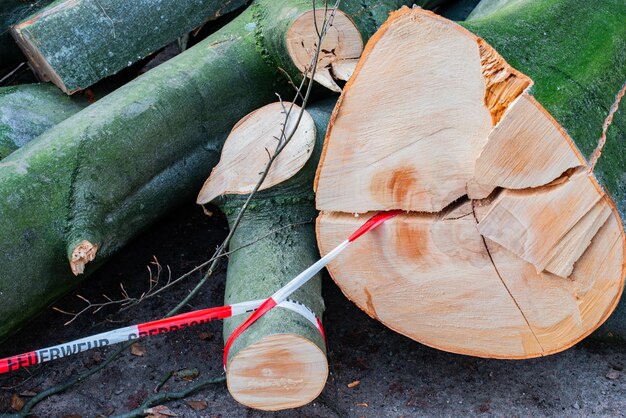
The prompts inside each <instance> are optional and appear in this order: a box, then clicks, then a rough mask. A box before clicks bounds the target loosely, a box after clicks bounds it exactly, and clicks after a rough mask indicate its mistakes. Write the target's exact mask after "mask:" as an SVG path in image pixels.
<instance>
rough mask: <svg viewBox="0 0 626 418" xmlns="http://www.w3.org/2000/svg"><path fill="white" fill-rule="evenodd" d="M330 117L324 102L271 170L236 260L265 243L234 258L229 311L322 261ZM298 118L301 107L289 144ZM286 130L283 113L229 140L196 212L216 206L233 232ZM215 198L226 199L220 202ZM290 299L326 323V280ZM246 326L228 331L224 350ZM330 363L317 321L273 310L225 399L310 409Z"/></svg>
mask: <svg viewBox="0 0 626 418" xmlns="http://www.w3.org/2000/svg"><path fill="white" fill-rule="evenodd" d="M285 106H287V107H289V103H285ZM330 109H331V107H330V106H328V105H327V104H326V103H324V102H322V103H321V104H319V105H314V106H311V107H309V108H308V111H305V113H304V115H303V118H302V120H301V122H300V124H299V125H298V129H297V130H296V132H295V135H294V137H293V138H292V140H291V141H290V142H289V144H288V145H287V146H286V147H285V149H284V150H283V152H282V153H281V154H280V156H279V157H278V158H277V159H276V161H275V162H274V164H273V165H272V168H271V169H270V171H269V174H268V177H267V178H266V181H265V182H264V183H263V186H262V191H260V192H259V193H258V194H257V195H256V197H255V198H254V201H253V205H252V207H250V209H249V210H248V211H247V212H246V214H245V215H244V217H243V219H242V221H241V223H240V224H239V226H238V227H237V229H236V232H235V234H234V236H233V239H232V241H231V244H230V249H231V250H234V249H237V248H238V247H241V246H244V245H246V244H248V243H250V242H252V241H255V240H258V241H257V242H254V243H253V244H252V245H250V246H247V247H245V248H242V249H240V250H237V251H236V252H235V253H233V254H232V255H231V256H230V257H229V259H228V270H227V278H226V296H225V301H224V303H226V304H230V303H235V302H241V301H245V300H255V299H264V298H266V297H268V296H269V295H270V294H272V293H273V292H275V291H276V290H278V289H279V288H281V287H282V286H284V285H285V284H286V283H287V282H289V281H290V280H291V279H293V278H294V277H295V276H297V275H298V274H299V273H300V272H301V271H303V270H304V269H306V268H307V267H309V266H310V265H311V264H313V263H314V262H315V261H317V259H318V258H319V253H318V251H317V246H316V244H315V229H314V219H315V216H316V212H315V206H314V202H313V190H312V188H311V184H312V183H313V177H314V175H315V168H316V167H317V162H318V161H319V156H320V154H321V148H322V144H323V138H324V132H325V131H326V125H327V123H328V119H329V117H330ZM299 110H300V108H299V107H298V106H294V108H293V110H292V113H291V114H290V117H289V123H288V124H287V128H286V132H287V134H288V133H289V132H290V131H291V129H292V127H293V126H294V125H295V120H296V119H297V115H298V112H299ZM284 120H285V114H284V112H283V107H282V105H281V104H280V103H274V104H270V105H267V106H265V107H263V108H261V109H259V110H256V111H254V112H252V113H251V114H250V115H248V116H246V117H245V118H244V119H242V121H241V122H240V123H239V124H237V125H236V126H235V128H233V131H232V133H231V134H230V136H229V137H228V139H227V140H226V143H225V144H224V150H223V153H222V157H221V160H220V162H219V164H218V165H217V166H216V167H215V169H214V170H213V172H212V173H211V176H210V177H209V179H208V180H207V182H206V183H205V185H204V187H203V188H202V191H201V192H200V195H199V197H198V203H201V204H202V203H208V202H210V201H214V202H215V203H217V204H218V205H219V206H220V207H221V208H222V210H223V211H224V212H225V213H226V215H227V217H228V221H229V225H230V226H231V227H232V225H233V222H234V220H235V218H236V217H237V215H238V213H239V210H240V209H241V206H242V204H243V203H244V201H245V199H246V198H247V193H249V192H250V191H251V190H252V188H253V187H254V185H255V184H256V183H257V181H258V179H259V173H260V172H262V171H263V170H264V167H265V164H266V163H267V158H268V157H267V152H266V151H265V150H266V149H267V150H269V152H273V150H274V149H275V147H276V139H275V138H274V137H280V132H281V123H283V122H284ZM316 126H317V127H318V128H319V129H317V131H318V132H319V134H318V135H317V139H316ZM217 196H222V197H221V198H219V199H216V200H214V198H215V197H217ZM261 237H263V238H262V239H259V238H261ZM291 299H292V300H294V301H296V302H298V303H300V304H302V305H303V306H306V307H307V308H308V309H310V310H311V311H312V312H314V313H315V314H316V316H317V317H318V318H321V317H322V313H323V312H324V301H323V299H322V295H321V279H320V277H319V275H317V276H316V277H315V278H314V279H312V280H311V281H310V282H308V283H307V284H306V285H305V286H303V287H302V288H301V289H300V290H298V292H297V293H295V294H294V295H293V296H292V297H291ZM243 320H245V318H231V319H227V320H225V321H224V341H226V340H227V339H228V337H229V336H230V334H231V333H232V332H233V330H234V329H235V328H236V327H238V326H239V325H240V324H241V323H242V322H243ZM325 353H326V347H325V344H324V339H323V336H322V334H321V333H320V331H319V330H318V329H317V328H316V327H315V326H314V325H313V324H312V323H311V322H310V321H307V320H306V319H305V318H304V317H303V316H302V315H300V314H298V313H296V312H293V311H289V310H287V309H282V308H277V309H273V310H272V311H270V312H269V313H268V314H266V315H265V316H263V317H262V318H261V319H260V320H259V321H258V322H257V323H255V324H254V325H253V326H252V327H251V328H250V329H248V330H247V331H246V332H244V333H243V334H242V335H241V336H240V337H238V338H237V339H236V340H235V343H234V344H233V346H232V348H231V349H230V351H229V356H228V363H227V371H226V377H227V383H228V389H229V390H230V393H231V394H232V395H233V397H234V398H235V399H236V400H237V401H239V402H241V403H243V404H244V405H247V406H250V407H253V408H257V409H266V410H278V409H285V408H294V407H297V406H300V405H304V404H306V403H308V402H310V401H312V400H313V399H315V398H316V397H317V396H318V395H319V393H320V392H321V391H322V389H323V387H324V384H325V382H326V377H327V375H328V364H327V361H326V354H325Z"/></svg>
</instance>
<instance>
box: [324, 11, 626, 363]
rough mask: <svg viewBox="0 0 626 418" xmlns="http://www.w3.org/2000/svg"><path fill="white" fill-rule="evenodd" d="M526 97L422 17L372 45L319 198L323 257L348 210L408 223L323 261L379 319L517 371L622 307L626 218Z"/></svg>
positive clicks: (428, 16) (350, 92)
mask: <svg viewBox="0 0 626 418" xmlns="http://www.w3.org/2000/svg"><path fill="white" fill-rule="evenodd" d="M423 74H428V75H429V76H428V77H424V76H422V75H423ZM531 85H532V81H531V80H530V79H529V78H528V77H527V76H525V75H523V74H521V73H520V72H519V71H517V70H515V69H514V68H512V67H511V66H510V65H509V64H507V63H506V61H505V60H504V59H503V58H502V57H501V56H500V55H499V54H498V53H497V52H496V51H495V50H494V49H493V48H492V47H491V46H489V45H488V44H487V43H486V42H485V41H484V40H482V39H480V38H478V37H476V36H475V35H473V34H472V33H470V32H469V31H467V30H466V29H464V28H462V27H460V26H458V25H456V24H455V23H453V22H451V21H449V20H446V19H444V18H441V17H439V16H436V15H434V14H432V13H430V12H427V11H424V10H421V9H413V10H410V9H403V10H401V11H399V12H396V13H394V14H392V16H391V18H390V19H389V20H388V21H387V23H385V24H384V25H383V27H382V28H381V29H380V30H379V32H378V33H377V34H376V35H375V36H374V37H373V38H372V40H371V41H370V43H368V45H367V47H366V49H365V51H364V53H363V57H362V59H361V61H360V62H359V66H358V67H357V69H356V71H355V74H354V75H353V77H352V78H351V79H350V81H349V82H348V84H347V85H346V87H345V88H344V92H343V94H342V97H341V99H340V101H339V104H338V105H337V107H336V108H335V111H334V112H333V116H332V119H331V123H330V125H329V128H328V132H327V136H326V141H325V145H324V151H323V157H322V162H321V163H320V166H319V168H318V173H317V178H316V202H317V208H318V209H319V210H321V211H322V213H321V214H320V216H319V218H318V223H317V228H318V229H317V235H318V243H319V247H320V251H321V253H322V254H327V253H328V252H329V251H330V250H331V249H332V248H334V247H335V246H336V245H338V244H339V243H340V242H341V241H342V240H343V239H344V238H345V236H347V235H349V233H350V231H352V230H354V229H355V228H356V227H357V226H358V224H359V222H360V221H359V220H358V219H355V218H354V217H353V216H352V215H351V214H353V213H368V212H371V211H378V210H389V209H403V210H406V211H407V212H409V214H407V215H402V216H399V217H397V218H394V219H393V220H391V221H389V222H388V223H387V224H385V225H384V226H383V227H381V228H380V229H379V230H376V231H374V232H372V233H371V234H369V235H367V236H365V237H363V238H362V239H361V240H360V241H359V242H357V243H355V245H354V247H352V248H351V249H350V250H348V251H346V253H345V255H342V257H340V258H338V259H337V260H335V261H333V262H332V263H331V264H330V265H329V271H330V273H331V276H332V277H333V279H334V280H335V281H336V282H337V283H338V284H339V286H340V288H341V289H342V290H343V291H344V293H345V294H346V295H347V296H348V297H349V298H350V299H351V300H353V301H354V302H356V303H357V304H358V305H359V307H361V309H363V310H364V311H366V312H367V313H368V314H370V315H371V316H372V317H374V318H377V319H379V320H380V321H381V322H383V323H385V324H386V325H387V326H389V327H390V328H392V329H394V330H397V331H398V332H400V333H402V334H405V335H407V336H409V337H411V338H413V339H415V340H417V341H420V342H423V343H425V344H427V345H430V346H433V347H436V348H440V349H444V350H448V351H453V352H457V353H462V354H471V355H476V356H481V357H495V358H515V359H521V358H530V357H537V356H542V355H546V354H550V353H555V352H558V351H561V350H564V349H566V348H568V347H570V346H572V345H573V344H575V343H576V342H578V341H580V340H581V339H582V338H584V337H585V336H586V335H588V334H590V333H591V332H592V331H593V330H594V329H596V328H597V327H598V326H599V325H600V324H602V322H604V320H605V319H606V318H607V317H608V315H609V314H610V313H611V312H612V311H613V309H614V308H615V306H616V304H617V302H618V300H619V297H620V295H621V293H622V289H623V285H624V282H623V279H624V275H625V274H626V270H625V268H626V265H625V264H624V259H625V251H626V241H625V240H624V232H623V227H622V222H621V220H620V217H619V213H618V211H617V209H616V208H615V206H614V204H613V202H612V201H611V199H610V198H609V196H608V195H606V194H605V192H604V190H603V189H602V188H601V187H600V185H599V184H598V182H597V180H596V179H595V177H594V176H593V174H590V173H589V170H588V168H587V163H586V161H585V160H584V158H583V157H582V156H581V154H580V153H579V152H578V150H577V148H576V146H575V145H574V143H573V141H572V140H571V138H569V136H568V135H567V133H566V132H565V131H564V130H563V129H562V128H561V126H559V124H558V123H557V122H556V121H555V120H554V119H553V118H552V117H551V116H550V114H549V113H548V112H547V111H546V110H545V109H544V108H543V107H542V106H541V104H539V103H538V102H537V101H536V100H535V99H534V98H533V97H532V95H531V94H530V92H529V87H530V86H531ZM373 97H375V98H376V100H372V98H373ZM479 199H484V200H481V201H480V202H479V201H478V200H479Z"/></svg>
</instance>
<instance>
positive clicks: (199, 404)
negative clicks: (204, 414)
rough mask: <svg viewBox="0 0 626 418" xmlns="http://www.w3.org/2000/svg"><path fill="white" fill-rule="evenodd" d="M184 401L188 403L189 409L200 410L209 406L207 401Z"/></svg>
mask: <svg viewBox="0 0 626 418" xmlns="http://www.w3.org/2000/svg"><path fill="white" fill-rule="evenodd" d="M185 402H187V405H189V406H190V407H191V409H193V410H194V411H202V410H203V409H206V408H207V406H209V403H208V402H207V401H185Z"/></svg>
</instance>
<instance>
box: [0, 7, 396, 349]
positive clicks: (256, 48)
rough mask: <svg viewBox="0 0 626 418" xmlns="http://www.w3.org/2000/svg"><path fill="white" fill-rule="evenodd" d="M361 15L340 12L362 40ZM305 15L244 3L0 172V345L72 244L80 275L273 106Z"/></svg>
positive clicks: (56, 289) (55, 277)
mask: <svg viewBox="0 0 626 418" xmlns="http://www.w3.org/2000/svg"><path fill="white" fill-rule="evenodd" d="M368 3H369V2H362V4H360V5H358V6H357V5H355V4H354V3H353V2H346V5H348V7H346V8H345V9H344V11H345V12H346V13H348V14H349V15H350V16H351V17H352V18H353V19H354V21H355V23H356V24H357V25H358V27H359V29H360V30H361V31H362V32H363V33H366V34H371V33H372V32H373V30H374V28H375V27H374V23H372V24H371V25H369V24H370V22H372V18H371V16H370V15H369V13H370V12H369V11H368V8H367V7H368ZM372 3H375V2H373V1H372ZM400 3H401V2H399V1H398V2H394V3H393V4H390V5H389V6H388V9H387V10H390V8H391V7H396V6H399V5H400ZM376 4H378V3H376ZM309 7H310V2H308V1H304V0H281V1H270V0H257V1H255V2H254V3H253V4H252V5H251V6H250V7H249V8H248V9H247V10H246V11H245V12H244V13H242V14H241V15H240V16H238V17H237V18H236V19H235V20H233V21H232V22H231V23H229V24H228V25H227V26H225V27H224V28H222V29H221V30H220V31H219V32H217V33H216V34H214V35H212V36H210V37H209V38H207V39H206V40H205V41H203V42H201V43H199V44H198V45H196V46H194V47H193V48H191V49H190V50H188V51H186V52H184V53H183V54H181V55H179V56H177V57H175V58H173V59H172V60H170V61H168V62H166V63H164V64H162V65H160V66H159V67H157V68H155V69H153V70H151V71H149V72H148V73H146V74H145V75H143V76H141V77H139V78H138V79H136V80H134V81H132V82H130V83H128V84H127V85H125V86H124V87H122V88H120V89H118V90H117V91H115V92H113V93H111V94H109V95H108V96H106V97H105V98H103V99H101V100H99V101H98V102H97V103H95V104H94V105H92V106H89V107H88V108H87V109H84V110H83V111H81V112H79V113H78V114H76V115H74V116H73V117H71V118H69V119H67V120H65V121H64V122H62V123H60V124H58V125H56V126H55V127H53V128H52V129H50V130H48V131H46V132H45V133H44V134H43V135H41V136H40V137H39V138H38V139H37V140H36V141H33V142H31V143H29V144H28V145H26V146H25V147H24V148H22V149H19V150H17V151H15V152H14V153H13V154H11V155H10V156H9V157H7V158H6V159H5V160H3V161H2V162H1V163H0V236H2V237H3V239H2V240H1V241H0V254H2V256H1V257H2V258H1V260H0V261H1V262H0V317H2V318H5V320H3V321H2V323H1V324H0V338H3V337H6V336H7V335H8V334H9V333H10V332H11V331H13V330H15V329H16V328H17V327H18V326H20V325H21V324H22V323H23V322H24V321H25V320H27V319H28V318H30V317H32V316H33V315H34V314H35V313H37V312H38V311H39V310H40V309H41V308H43V307H44V306H46V305H47V304H49V303H51V302H52V301H53V300H54V299H55V298H57V297H58V296H59V295H61V294H63V293H64V292H66V291H67V290H69V289H70V288H71V287H72V286H73V285H75V284H76V282H77V279H76V278H75V277H73V276H72V275H71V273H70V269H69V266H68V256H71V254H72V252H73V250H74V249H75V248H76V246H77V245H78V244H79V243H81V242H83V241H89V242H91V243H92V244H94V245H97V247H98V251H97V256H96V260H95V262H94V263H92V264H90V265H88V267H87V270H86V272H87V273H89V272H90V271H93V269H94V268H95V267H97V265H98V264H99V263H100V262H102V261H104V260H106V258H107V257H109V256H110V255H111V254H113V253H114V252H116V251H117V250H119V249H120V248H121V247H122V246H123V245H124V244H125V243H126V242H128V240H130V239H131V238H132V237H134V236H135V235H136V234H137V233H138V232H139V231H141V230H142V229H143V228H144V227H146V226H147V225H149V224H150V223H151V222H153V221H154V220H156V219H158V218H159V216H161V215H162V214H163V213H165V212H166V211H167V210H169V209H170V208H171V207H173V206H174V205H176V204H177V203H178V202H181V201H184V200H185V199H186V198H188V197H190V194H191V193H192V192H193V191H195V190H198V189H199V187H200V185H201V184H202V181H203V180H204V179H205V178H206V176H207V175H208V173H209V172H210V170H211V168H212V167H213V165H214V164H215V163H216V161H217V158H218V156H219V150H220V147H221V145H222V142H223V140H224V139H225V138H226V135H227V133H228V131H229V130H230V128H231V127H232V126H233V125H234V123H235V122H236V121H237V120H239V119H240V118H241V117H243V116H244V115H246V114H247V113H249V112H250V111H252V110H253V109H256V108H258V107H260V106H262V105H263V104H266V103H269V102H272V101H274V100H275V98H276V96H275V95H274V93H275V92H277V91H278V92H282V93H283V96H285V94H286V91H288V89H289V86H288V83H287V82H286V81H285V79H284V78H283V77H282V76H281V75H280V74H281V73H280V71H279V70H278V68H279V67H280V68H282V69H285V70H287V71H288V72H291V74H292V77H293V78H294V79H297V77H298V74H297V72H296V69H295V66H294V65H293V64H292V63H291V62H290V61H289V60H290V59H289V56H288V54H287V53H286V50H285V48H284V44H285V36H284V35H285V32H286V29H287V27H288V26H289V22H291V21H293V19H295V18H296V17H297V16H298V15H299V14H300V13H302V12H303V11H305V10H307V9H308V8H309ZM368 25H369V26H368ZM25 207H27V208H29V210H28V211H25V210H24V208H25Z"/></svg>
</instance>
